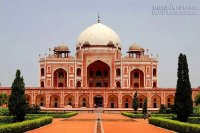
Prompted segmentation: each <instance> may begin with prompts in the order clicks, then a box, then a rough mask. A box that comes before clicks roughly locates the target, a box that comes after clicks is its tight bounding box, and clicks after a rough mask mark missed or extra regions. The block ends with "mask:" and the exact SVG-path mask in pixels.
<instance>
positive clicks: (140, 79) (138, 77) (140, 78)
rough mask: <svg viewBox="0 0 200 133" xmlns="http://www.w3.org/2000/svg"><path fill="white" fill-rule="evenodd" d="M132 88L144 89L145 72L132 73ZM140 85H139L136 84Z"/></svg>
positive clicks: (133, 71)
mask: <svg viewBox="0 0 200 133" xmlns="http://www.w3.org/2000/svg"><path fill="white" fill-rule="evenodd" d="M130 79H131V87H134V88H139V87H144V72H143V71H141V70H140V69H134V70H132V71H131V73H130ZM136 83H138V85H137V84H136Z"/></svg>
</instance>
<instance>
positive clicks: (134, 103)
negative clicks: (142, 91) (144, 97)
mask: <svg viewBox="0 0 200 133" xmlns="http://www.w3.org/2000/svg"><path fill="white" fill-rule="evenodd" d="M138 107H139V104H138V98H137V91H136V92H135V94H134V96H133V109H134V111H135V112H136V111H137V110H138Z"/></svg>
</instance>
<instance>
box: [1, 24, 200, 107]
mask: <svg viewBox="0 0 200 133" xmlns="http://www.w3.org/2000/svg"><path fill="white" fill-rule="evenodd" d="M69 53H70V50H69V48H68V46H65V45H60V46H57V47H55V48H54V50H53V53H50V54H49V55H48V56H45V57H43V58H40V61H39V62H40V86H41V87H37V88H34V87H27V88H26V98H27V102H28V103H29V104H30V105H31V104H36V105H39V106H44V107H47V108H49V107H50V108H65V107H69V106H71V107H72V108H78V107H88V108H93V107H95V106H98V107H104V108H131V107H132V98H133V95H134V93H135V92H136V91H137V92H138V99H139V107H140V108H141V107H142V105H143V102H144V99H145V98H146V97H147V99H148V107H149V108H159V107H160V105H161V104H165V105H166V106H170V105H172V104H174V96H175V89H174V88H158V73H157V71H158V61H157V58H152V57H150V56H149V55H148V51H145V50H144V49H143V48H142V47H140V46H138V45H136V44H133V45H131V46H130V47H129V50H128V52H127V55H125V56H122V54H121V44H120V39H119V37H118V35H117V34H116V33H115V32H114V31H113V30H111V29H110V28H109V27H107V26H105V25H103V24H100V23H97V24H94V25H92V26H90V27H89V28H87V29H86V30H84V31H83V32H82V33H81V34H80V36H79V37H78V40H77V44H76V54H75V56H70V55H69ZM2 91H3V92H5V93H7V94H8V95H9V94H10V88H5V87H1V89H0V92H2ZM199 92H200V89H193V93H192V97H193V98H194V97H195V96H196V95H197V94H198V93H199Z"/></svg>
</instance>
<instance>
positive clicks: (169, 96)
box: [166, 95, 174, 108]
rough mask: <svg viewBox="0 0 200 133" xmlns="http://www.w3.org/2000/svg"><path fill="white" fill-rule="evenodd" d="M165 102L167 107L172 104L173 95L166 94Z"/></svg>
mask: <svg viewBox="0 0 200 133" xmlns="http://www.w3.org/2000/svg"><path fill="white" fill-rule="evenodd" d="M166 104H167V107H168V108H169V107H170V106H171V105H174V96H173V95H168V96H167V97H166Z"/></svg>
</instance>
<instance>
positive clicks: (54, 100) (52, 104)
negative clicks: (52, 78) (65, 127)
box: [50, 95, 60, 108]
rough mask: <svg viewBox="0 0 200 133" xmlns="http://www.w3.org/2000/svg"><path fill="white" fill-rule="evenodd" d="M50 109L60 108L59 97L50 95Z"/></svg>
mask: <svg viewBox="0 0 200 133" xmlns="http://www.w3.org/2000/svg"><path fill="white" fill-rule="evenodd" d="M50 107H51V108H60V96H59V95H52V96H51V97H50Z"/></svg>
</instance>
